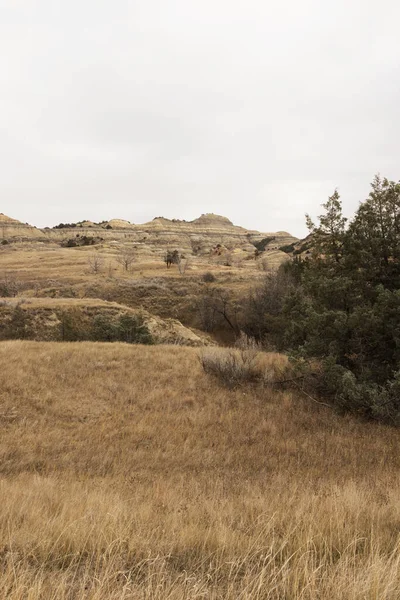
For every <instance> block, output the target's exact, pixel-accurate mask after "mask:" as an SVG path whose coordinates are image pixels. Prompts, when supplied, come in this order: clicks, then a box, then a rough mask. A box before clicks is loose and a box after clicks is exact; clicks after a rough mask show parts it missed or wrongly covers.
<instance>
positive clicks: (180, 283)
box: [0, 213, 301, 346]
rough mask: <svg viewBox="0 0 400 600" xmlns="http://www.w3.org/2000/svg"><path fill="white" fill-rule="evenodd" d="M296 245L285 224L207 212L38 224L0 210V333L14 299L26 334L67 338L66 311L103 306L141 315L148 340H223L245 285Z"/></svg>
mask: <svg viewBox="0 0 400 600" xmlns="http://www.w3.org/2000/svg"><path fill="white" fill-rule="evenodd" d="M298 248H301V243H300V242H299V240H298V239H297V238H295V237H294V236H292V235H291V234H290V233H287V232H285V231H278V232H260V231H255V230H248V229H245V228H243V227H239V226H237V225H234V224H233V223H232V222H231V221H230V220H229V219H228V218H226V217H223V216H219V215H214V214H204V215H201V216H200V217H199V218H197V219H195V220H193V221H184V220H178V219H172V220H170V219H166V218H163V217H157V218H155V219H153V220H152V221H150V222H148V223H144V224H133V223H130V222H129V221H125V220H121V219H112V220H110V221H104V222H101V223H94V222H92V221H82V222H79V223H70V224H63V223H60V224H59V225H57V226H55V227H53V228H44V229H39V228H37V227H34V226H32V225H29V224H27V223H22V222H20V221H18V220H15V219H13V218H11V217H8V216H6V215H4V214H2V213H0V296H1V297H2V303H1V306H0V337H2V338H3V339H5V338H8V337H10V336H11V337H12V333H11V334H10V331H11V330H12V327H11V325H10V323H11V324H12V319H13V318H14V319H15V310H16V308H17V309H18V311H19V313H20V316H21V317H22V320H23V321H24V323H23V333H22V336H21V332H19V334H18V335H19V337H23V338H25V339H40V340H51V339H53V340H57V339H66V338H65V322H64V321H65V318H66V315H67V316H68V322H71V319H72V320H73V319H75V320H77V319H78V317H79V319H83V320H84V321H85V322H86V324H87V323H88V322H89V321H90V319H91V318H92V319H93V318H97V319H98V318H100V317H101V315H105V314H106V315H112V318H113V319H114V320H115V319H116V318H117V316H118V318H119V317H120V316H121V315H128V316H129V315H130V316H131V317H132V316H134V315H136V316H137V317H138V318H139V317H140V319H141V320H142V322H143V323H144V324H146V326H147V325H148V329H149V330H150V331H151V334H152V339H153V341H155V342H167V343H171V342H172V343H179V344H187V345H194V346H196V345H203V344H210V343H214V341H215V340H217V341H218V342H221V341H224V340H226V341H230V340H231V339H232V336H235V335H237V333H238V331H239V330H240V313H241V307H242V305H243V302H244V301H245V300H246V298H248V296H249V294H251V291H252V290H253V289H255V287H256V286H257V285H260V283H261V282H262V280H263V279H264V277H265V273H266V272H272V271H274V270H276V269H277V268H278V267H279V265H280V264H282V263H283V262H285V261H287V260H290V256H291V254H292V253H293V251H295V252H296V249H298ZM168 256H170V257H172V258H173V262H172V264H170V265H168V266H167V263H166V259H167V257H168ZM13 315H14V316H13ZM63 319H64V321H63ZM79 319H78V320H79ZM84 329H85V328H84V327H83V330H84ZM7 332H8V333H7ZM72 339H74V338H72Z"/></svg>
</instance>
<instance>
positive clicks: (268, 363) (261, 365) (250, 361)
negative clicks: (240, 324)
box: [200, 333, 288, 388]
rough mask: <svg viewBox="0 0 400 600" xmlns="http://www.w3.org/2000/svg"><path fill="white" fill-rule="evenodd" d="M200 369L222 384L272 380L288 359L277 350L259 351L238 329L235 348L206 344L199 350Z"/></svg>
mask: <svg viewBox="0 0 400 600" xmlns="http://www.w3.org/2000/svg"><path fill="white" fill-rule="evenodd" d="M200 362H201V365H202V367H203V370H204V372H205V373H207V374H208V375H212V376H214V377H216V378H217V379H218V380H219V381H220V382H221V383H222V384H223V385H224V386H226V387H228V388H236V387H238V386H240V385H244V384H249V383H257V382H258V383H263V384H272V383H275V382H277V381H279V379H281V378H282V376H283V374H284V372H285V371H286V369H287V365H288V362H287V360H286V358H285V357H283V356H280V355H277V354H267V353H265V352H261V349H260V346H259V344H258V343H257V342H256V341H255V340H254V339H253V338H250V337H248V336H246V335H245V334H243V333H241V335H240V336H239V338H238V340H237V342H236V347H235V348H206V349H204V350H203V351H202V352H201V354H200Z"/></svg>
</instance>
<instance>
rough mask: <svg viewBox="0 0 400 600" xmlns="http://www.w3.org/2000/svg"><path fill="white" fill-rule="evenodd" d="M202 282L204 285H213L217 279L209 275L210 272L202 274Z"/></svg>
mask: <svg viewBox="0 0 400 600" xmlns="http://www.w3.org/2000/svg"><path fill="white" fill-rule="evenodd" d="M202 280H203V281H204V283H214V282H215V281H216V280H217V278H216V277H215V275H214V274H213V273H211V271H207V273H204V274H203V276H202Z"/></svg>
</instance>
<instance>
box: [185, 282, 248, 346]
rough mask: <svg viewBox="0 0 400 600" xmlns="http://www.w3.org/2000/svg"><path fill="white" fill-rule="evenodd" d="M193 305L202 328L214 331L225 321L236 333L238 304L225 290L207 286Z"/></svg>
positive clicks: (236, 333)
mask: <svg viewBox="0 0 400 600" xmlns="http://www.w3.org/2000/svg"><path fill="white" fill-rule="evenodd" d="M195 305H196V309H197V313H198V316H199V319H200V323H201V327H202V329H204V330H205V331H214V330H215V329H216V328H217V327H219V326H221V325H222V323H223V322H225V323H226V324H227V325H228V326H229V328H230V329H231V330H232V331H233V333H234V334H235V335H238V333H239V327H238V306H237V304H236V303H235V302H234V300H233V298H232V296H231V295H230V294H229V292H228V291H227V290H223V289H221V288H218V287H209V286H207V287H206V289H205V291H204V293H203V294H201V295H199V296H198V298H197V300H196V304H195Z"/></svg>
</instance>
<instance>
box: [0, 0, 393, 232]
mask: <svg viewBox="0 0 400 600" xmlns="http://www.w3.org/2000/svg"><path fill="white" fill-rule="evenodd" d="M399 17H400V7H399V5H398V3H396V2H394V0H393V1H392V0H384V1H383V2H380V3H379V4H378V3H377V2H375V1H374V2H372V1H364V2H357V1H356V2H352V3H348V2H345V1H344V0H338V1H337V2H336V3H334V4H332V5H331V6H327V5H322V4H321V3H320V2H317V1H316V0H308V1H305V2H302V3H299V2H297V1H295V0H287V1H286V2H284V3H282V2H279V3H278V2H277V1H271V2H265V1H264V0H250V1H248V2H246V3H245V2H244V1H243V0H241V1H238V0H236V1H231V2H228V1H227V0H214V1H213V2H211V1H210V0H203V1H202V2H200V1H198V0H195V1H193V2H185V1H184V0H171V1H169V2H161V0H147V1H146V2H145V1H144V0H140V1H128V0H126V1H125V0H119V1H118V2H115V3H113V4H111V3H109V2H105V1H99V0H97V1H96V2H95V1H94V0H88V1H87V2H84V3H78V2H77V1H76V0H70V2H68V3H54V2H50V1H49V0H41V1H40V2H38V3H35V6H33V4H32V3H30V2H28V0H26V1H23V0H19V1H15V0H14V1H11V0H3V2H2V3H0V91H1V98H2V109H1V112H0V159H1V161H2V178H1V180H0V197H1V199H2V202H1V208H0V210H1V211H2V212H5V213H9V214H10V215H11V216H14V217H16V218H20V219H22V220H23V221H26V220H28V221H30V222H32V223H34V224H37V225H42V226H44V225H51V224H55V223H57V222H60V221H71V220H79V219H81V218H91V219H94V220H101V219H103V218H112V217H121V218H127V219H130V220H132V221H135V222H140V221H141V220H143V221H145V220H148V219H150V218H152V217H153V216H156V215H159V214H163V215H165V216H169V217H180V218H195V217H196V216H198V215H199V214H200V213H202V212H207V211H209V212H214V213H221V214H225V215H226V216H228V217H229V218H231V219H232V220H234V221H235V222H236V223H238V224H242V225H244V226H247V227H249V228H258V229H262V230H265V231H273V230H284V229H286V230H289V231H291V232H293V233H294V234H297V235H304V234H305V227H304V213H305V212H310V213H312V214H319V211H320V207H319V205H320V204H321V203H322V202H324V201H325V200H326V198H327V196H328V195H329V194H331V193H332V191H333V189H334V188H335V187H336V186H338V187H339V190H340V192H341V194H342V198H343V202H344V207H345V212H347V213H348V214H350V213H351V212H352V211H353V210H354V209H355V208H356V206H357V203H358V202H359V201H360V200H362V199H364V198H365V197H366V195H367V194H368V182H369V181H370V180H371V179H372V177H373V175H374V173H375V172H376V171H381V172H382V174H384V175H385V176H388V177H389V178H394V179H396V178H398V177H399V173H398V172H397V168H398V167H397V162H398V150H397V148H398V138H399V133H400V131H399V128H400V125H399V120H398V118H397V112H398V108H397V107H398V104H399V100H400V90H399V87H400V86H399V77H398V68H399V62H400V46H399V44H398V32H397V23H398V19H399Z"/></svg>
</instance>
